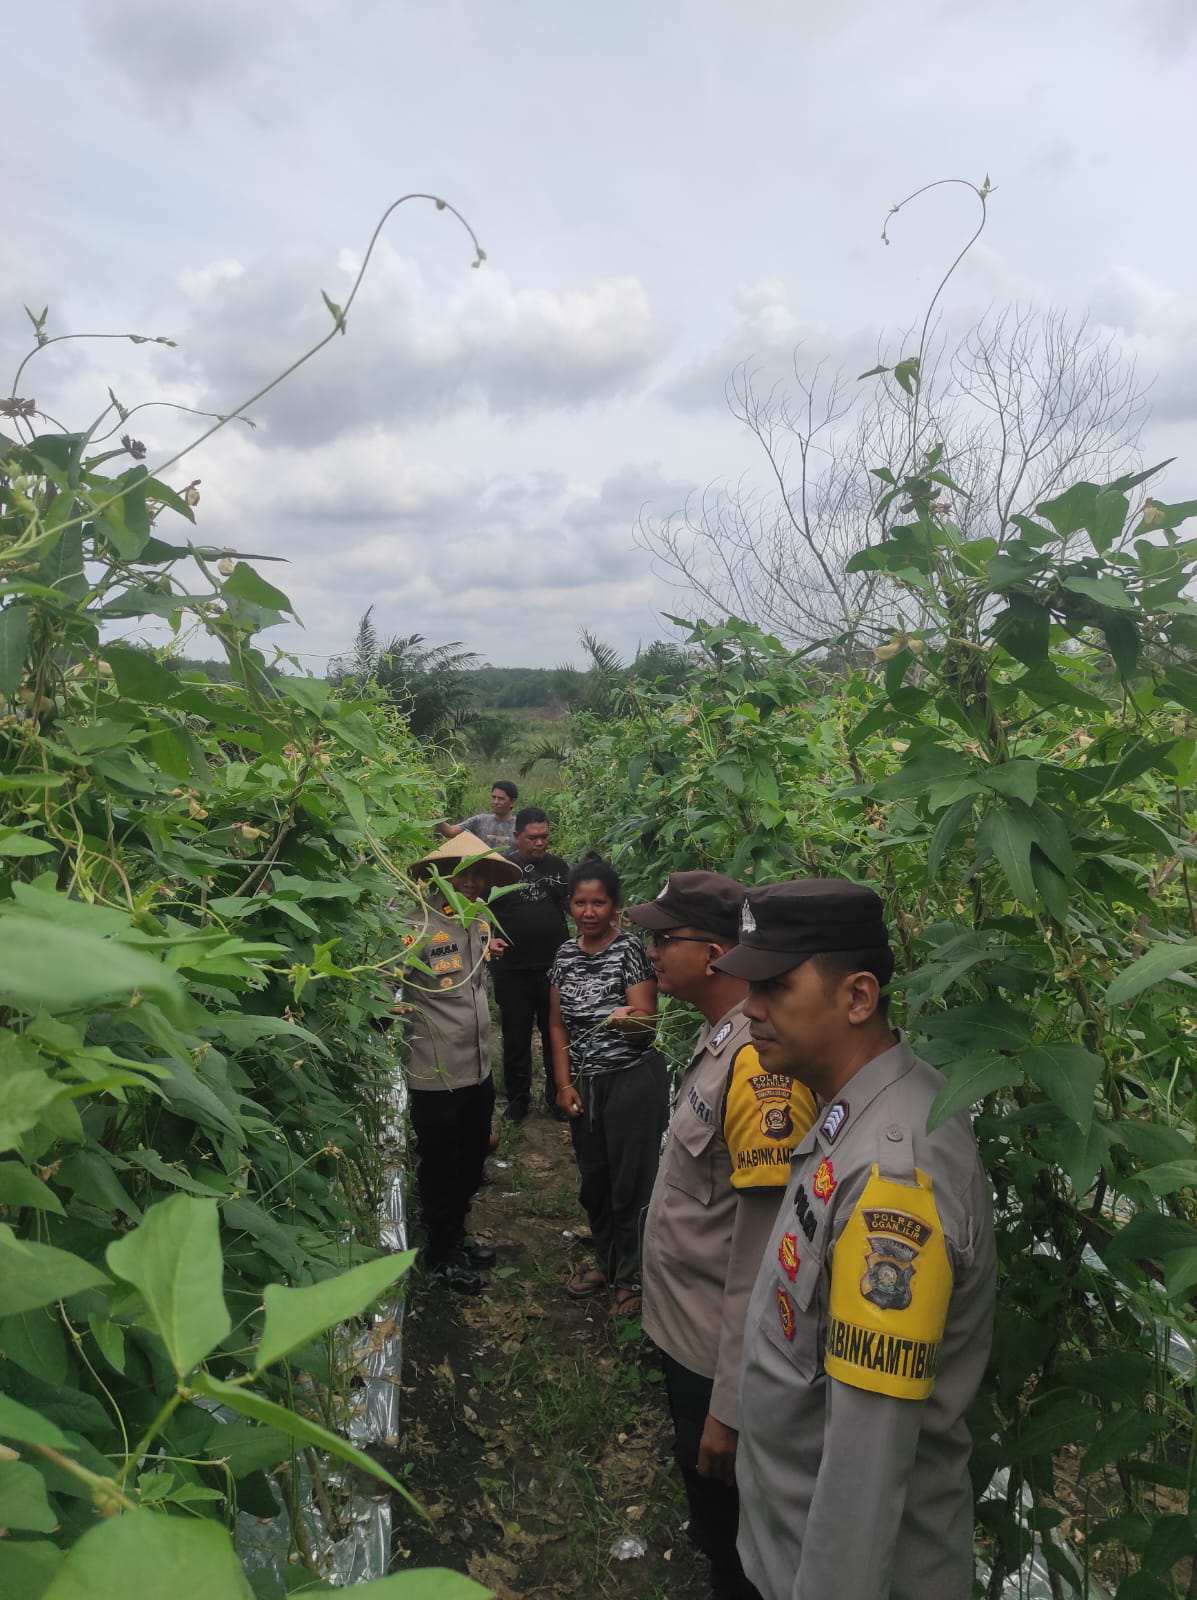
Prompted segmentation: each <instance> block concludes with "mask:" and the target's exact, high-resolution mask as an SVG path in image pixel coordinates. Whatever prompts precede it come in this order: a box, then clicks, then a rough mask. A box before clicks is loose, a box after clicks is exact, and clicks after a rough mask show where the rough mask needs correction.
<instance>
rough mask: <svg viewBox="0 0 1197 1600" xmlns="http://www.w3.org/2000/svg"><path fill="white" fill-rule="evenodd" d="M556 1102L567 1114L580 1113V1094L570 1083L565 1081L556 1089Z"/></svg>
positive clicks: (574, 1114)
mask: <svg viewBox="0 0 1197 1600" xmlns="http://www.w3.org/2000/svg"><path fill="white" fill-rule="evenodd" d="M557 1104H558V1105H559V1106H560V1107H561V1109H562V1111H564V1112H565V1113H566V1114H567V1115H568V1116H571V1117H580V1116H581V1115H582V1096H581V1095H580V1094H579V1093H578V1091H577V1090H576V1089H575V1088H574V1086H573V1084H572V1083H567V1084H566V1085H565V1087H564V1088H562V1089H558V1090H557Z"/></svg>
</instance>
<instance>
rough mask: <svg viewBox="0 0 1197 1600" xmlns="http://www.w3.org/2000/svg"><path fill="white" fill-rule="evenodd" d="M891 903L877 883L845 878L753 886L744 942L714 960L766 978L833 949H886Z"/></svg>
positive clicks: (757, 979)
mask: <svg viewBox="0 0 1197 1600" xmlns="http://www.w3.org/2000/svg"><path fill="white" fill-rule="evenodd" d="M888 946H889V933H888V930H887V929H886V926H885V909H884V907H883V906H882V904H881V901H880V899H879V898H878V896H877V895H875V894H874V893H873V891H872V889H866V888H864V887H863V886H862V885H861V884H856V883H847V882H845V880H844V879H842V878H794V879H792V880H791V881H790V882H789V883H771V884H768V885H767V886H766V887H765V888H763V889H749V891H748V893H747V894H746V896H745V898H744V901H743V904H742V905H741V908H740V942H739V944H737V945H736V947H735V948H734V949H733V950H729V951H728V952H727V954H726V955H725V956H721V957H720V958H719V960H718V961H714V962H712V963H711V964H712V966H713V967H714V968H715V970H716V971H718V972H726V973H729V974H730V975H731V976H732V977H734V978H747V979H748V980H749V982H751V983H763V982H765V981H766V980H767V979H769V978H777V977H780V976H781V974H782V973H783V972H789V971H790V969H791V968H792V967H796V966H799V965H800V964H801V963H802V962H803V961H808V960H809V959H810V957H811V956H817V955H823V954H825V953H827V952H830V951H833V950H884V949H887V948H888Z"/></svg>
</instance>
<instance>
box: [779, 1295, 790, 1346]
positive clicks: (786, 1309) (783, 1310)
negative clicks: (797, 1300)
mask: <svg viewBox="0 0 1197 1600" xmlns="http://www.w3.org/2000/svg"><path fill="white" fill-rule="evenodd" d="M777 1319H778V1321H779V1322H780V1323H781V1331H782V1333H784V1334H785V1336H786V1338H787V1339H792V1338H793V1337H794V1302H793V1301H792V1300H791V1299H790V1297H789V1295H788V1294H787V1293H786V1292H785V1290H784V1289H782V1288H780V1287H779V1288H778V1291H777Z"/></svg>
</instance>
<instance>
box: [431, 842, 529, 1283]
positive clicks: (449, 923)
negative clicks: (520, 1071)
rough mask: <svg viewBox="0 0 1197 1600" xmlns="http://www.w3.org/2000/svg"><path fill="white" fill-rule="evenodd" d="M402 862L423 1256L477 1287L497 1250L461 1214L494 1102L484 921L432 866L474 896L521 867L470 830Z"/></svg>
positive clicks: (474, 1185)
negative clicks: (409, 929)
mask: <svg viewBox="0 0 1197 1600" xmlns="http://www.w3.org/2000/svg"><path fill="white" fill-rule="evenodd" d="M409 871H410V875H411V877H412V878H413V879H415V880H416V882H417V884H419V885H420V892H421V898H422V900H423V907H424V917H423V924H422V926H421V927H420V929H419V931H418V932H416V933H413V934H411V935H409V936H408V940H405V943H407V944H408V951H409V953H410V954H411V955H413V956H414V957H415V958H416V960H417V961H419V962H420V963H421V965H420V966H416V965H414V964H412V965H410V966H408V967H407V968H405V970H404V981H403V998H404V1000H405V1001H406V1002H407V1003H409V1004H410V1005H411V1007H412V1012H413V1014H412V1017H411V1020H410V1026H409V1028H408V1034H407V1038H406V1041H405V1044H404V1050H405V1055H406V1061H405V1065H404V1074H405V1076H406V1078H407V1086H408V1090H409V1092H410V1096H411V1121H412V1127H413V1129H414V1130H415V1135H416V1189H417V1192H418V1193H419V1196H420V1209H421V1211H422V1213H423V1217H424V1228H425V1231H426V1234H427V1238H426V1241H425V1245H424V1260H425V1264H426V1265H427V1266H428V1267H429V1269H430V1270H431V1271H432V1272H433V1273H434V1274H435V1275H436V1276H437V1277H439V1278H440V1279H441V1280H442V1281H443V1282H444V1283H445V1284H446V1285H447V1286H448V1287H449V1288H450V1289H453V1290H455V1291H456V1292H457V1293H459V1294H480V1293H481V1292H482V1290H483V1289H484V1288H485V1287H486V1281H485V1279H484V1278H483V1277H482V1274H481V1272H480V1271H479V1268H481V1267H487V1266H491V1265H493V1263H494V1259H495V1254H494V1251H493V1250H491V1249H490V1248H489V1246H487V1245H483V1244H480V1243H479V1242H478V1241H477V1240H474V1239H471V1238H470V1237H469V1236H468V1235H467V1233H466V1217H467V1215H468V1213H469V1209H470V1201H471V1200H472V1199H473V1197H474V1195H475V1194H476V1193H477V1190H478V1185H479V1183H480V1182H481V1180H482V1166H483V1163H484V1161H485V1160H486V1152H487V1147H488V1143H489V1140H490V1128H491V1117H492V1113H493V1111H494V1104H495V1088H494V1083H493V1081H492V1079H491V1074H490V1010H489V1007H488V1005H487V998H486V988H485V983H484V978H485V963H486V946H487V938H488V925H487V924H486V923H485V922H484V921H483V920H482V919H481V918H477V919H473V920H470V921H468V922H467V921H465V920H463V918H462V917H461V916H460V915H459V914H458V912H457V910H456V909H455V908H454V906H453V905H452V904H451V903H449V898H450V897H449V896H448V895H446V894H445V893H444V891H443V889H442V888H441V886H440V885H439V884H437V883H436V882H435V881H434V874H437V875H439V877H440V878H441V879H444V880H448V881H449V882H451V884H452V888H453V892H454V895H456V896H459V897H460V898H461V899H462V900H473V901H477V900H484V899H485V898H486V897H487V895H488V894H489V893H490V891H491V890H492V889H494V888H498V887H500V886H501V885H504V884H510V883H518V882H519V881H520V873H519V869H518V868H517V867H515V866H514V865H513V864H512V863H511V862H510V861H505V860H504V859H503V857H502V856H501V855H499V854H498V853H497V851H494V850H492V849H490V847H489V846H488V845H486V844H485V843H484V842H483V841H482V840H481V839H479V838H478V837H477V836H476V835H475V834H473V833H469V832H463V833H459V834H457V835H455V837H453V838H452V839H447V840H446V841H445V842H444V843H443V844H442V845H440V846H438V848H437V849H435V850H433V851H432V852H431V853H430V854H428V855H426V856H422V857H421V858H420V860H419V861H416V862H414V863H413V865H412V866H411V867H410V869H409ZM408 941H410V942H408ZM424 969H426V970H424Z"/></svg>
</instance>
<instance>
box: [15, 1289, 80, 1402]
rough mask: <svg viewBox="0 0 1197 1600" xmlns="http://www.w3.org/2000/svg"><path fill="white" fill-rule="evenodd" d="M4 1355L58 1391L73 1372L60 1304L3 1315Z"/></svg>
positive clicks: (23, 1370)
mask: <svg viewBox="0 0 1197 1600" xmlns="http://www.w3.org/2000/svg"><path fill="white" fill-rule="evenodd" d="M0 1354H2V1355H3V1356H4V1357H5V1359H6V1360H8V1361H11V1362H12V1363H13V1365H14V1366H18V1367H20V1369H21V1371H22V1372H28V1373H30V1374H32V1376H33V1377H35V1378H39V1379H40V1380H41V1381H42V1382H43V1383H46V1384H49V1385H50V1386H51V1387H52V1388H53V1389H54V1390H58V1389H60V1388H61V1386H62V1385H63V1384H64V1383H65V1382H66V1381H67V1378H68V1376H69V1375H70V1370H71V1366H70V1359H69V1357H68V1356H67V1348H66V1334H65V1333H64V1331H63V1327H62V1323H61V1322H60V1321H59V1320H58V1307H57V1306H55V1305H47V1306H39V1307H37V1309H36V1310H34V1311H19V1312H17V1313H16V1314H15V1315H13V1316H11V1317H0Z"/></svg>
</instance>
